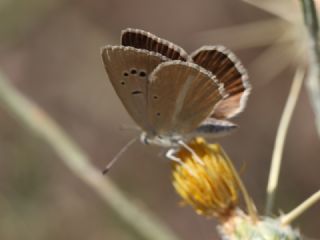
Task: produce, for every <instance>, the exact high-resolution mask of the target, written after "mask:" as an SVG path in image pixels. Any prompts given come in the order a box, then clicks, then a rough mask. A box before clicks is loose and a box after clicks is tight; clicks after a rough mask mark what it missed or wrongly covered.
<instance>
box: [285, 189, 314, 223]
mask: <svg viewBox="0 0 320 240" xmlns="http://www.w3.org/2000/svg"><path fill="white" fill-rule="evenodd" d="M319 201H320V190H319V191H317V192H316V193H314V194H313V195H311V196H310V197H309V198H308V199H307V200H305V201H304V202H303V203H301V204H300V205H299V206H297V207H296V208H295V209H293V210H291V212H289V213H287V214H286V215H284V216H282V217H281V218H280V221H281V223H282V224H283V225H289V224H290V223H291V222H292V221H294V220H295V219H297V218H298V217H299V216H300V215H301V214H302V213H304V212H305V211H306V210H308V209H309V208H310V207H312V206H313V205H314V204H315V203H317V202H319Z"/></svg>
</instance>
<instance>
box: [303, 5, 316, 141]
mask: <svg viewBox="0 0 320 240" xmlns="http://www.w3.org/2000/svg"><path fill="white" fill-rule="evenodd" d="M300 3H301V6H302V10H303V11H302V12H303V15H304V21H305V25H306V28H307V30H308V31H309V43H310V48H309V50H310V51H309V71H308V78H307V81H306V83H307V90H308V93H309V97H310V101H311V105H312V107H313V112H314V114H315V124H316V127H317V132H318V135H319V137H320V42H319V38H320V37H319V21H318V15H317V9H316V6H315V3H314V1H313V0H300Z"/></svg>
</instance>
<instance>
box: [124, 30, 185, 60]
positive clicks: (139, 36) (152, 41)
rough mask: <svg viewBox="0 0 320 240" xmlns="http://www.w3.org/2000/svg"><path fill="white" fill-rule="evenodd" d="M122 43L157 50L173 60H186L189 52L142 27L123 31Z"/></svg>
mask: <svg viewBox="0 0 320 240" xmlns="http://www.w3.org/2000/svg"><path fill="white" fill-rule="evenodd" d="M121 44H122V45H123V46H131V47H135V48H138V49H145V50H149V51H152V52H157V53H160V54H161V55H163V56H166V57H168V58H170V59H171V60H182V61H186V60H187V58H188V54H187V53H186V51H185V50H183V49H182V48H181V47H179V46H177V45H175V44H173V43H171V42H169V41H167V40H164V39H162V38H159V37H157V36H156V35H154V34H152V33H149V32H146V31H144V30H140V29H132V28H128V29H126V30H124V31H122V35H121Z"/></svg>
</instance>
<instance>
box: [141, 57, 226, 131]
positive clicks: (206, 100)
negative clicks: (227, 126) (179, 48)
mask: <svg viewBox="0 0 320 240" xmlns="http://www.w3.org/2000/svg"><path fill="white" fill-rule="evenodd" d="M221 99H222V92H221V87H220V86H219V84H218V83H217V81H216V79H215V77H214V76H213V75H212V74H211V73H210V72H208V71H206V70H205V69H203V68H201V67H199V66H198V65H196V64H194V63H189V62H183V61H169V62H165V63H162V64H160V65H159V66H158V67H157V68H156V69H155V70H154V72H152V74H151V75H150V85H149V87H148V109H147V112H148V118H149V121H150V122H151V123H152V128H153V129H154V131H155V133H156V134H162V135H170V133H172V134H178V135H184V134H187V133H190V132H192V131H193V130H195V129H196V128H197V126H198V125H199V124H200V123H201V122H202V121H203V120H205V119H206V118H207V117H208V116H210V114H211V113H212V111H213V108H214V106H215V104H216V103H217V102H219V101H220V100H221Z"/></svg>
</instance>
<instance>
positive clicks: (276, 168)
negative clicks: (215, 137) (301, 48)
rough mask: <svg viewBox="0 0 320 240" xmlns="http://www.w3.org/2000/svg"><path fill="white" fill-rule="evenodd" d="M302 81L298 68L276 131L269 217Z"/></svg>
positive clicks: (267, 203)
mask: <svg viewBox="0 0 320 240" xmlns="http://www.w3.org/2000/svg"><path fill="white" fill-rule="evenodd" d="M303 79H304V70H303V69H302V68H298V69H297V71H296V74H295V76H294V78H293V81H292V85H291V89H290V92H289V96H288V99H287V102H286V105H285V107H284V110H283V113H282V116H281V119H280V123H279V126H278V130H277V135H276V140H275V144H274V149H273V154H272V160H271V167H270V172H269V180H268V186H267V201H266V215H270V213H271V212H272V208H273V205H274V198H275V194H276V190H277V186H278V179H279V174H280V167H281V160H282V153H283V147H284V143H285V139H286V135H287V131H288V127H289V124H290V120H291V117H292V114H293V110H294V108H295V105H296V102H297V99H298V96H299V93H300V90H301V86H302V82H303Z"/></svg>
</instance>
